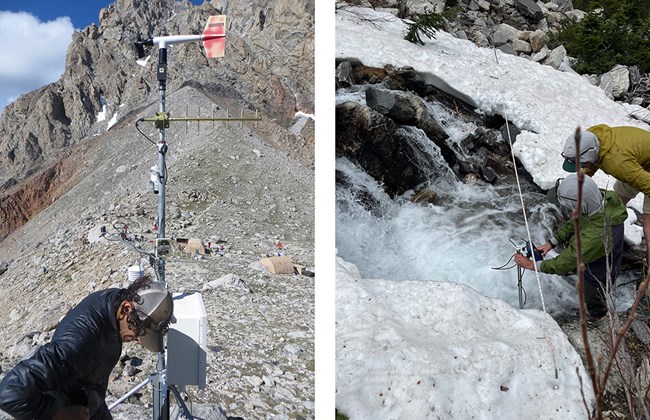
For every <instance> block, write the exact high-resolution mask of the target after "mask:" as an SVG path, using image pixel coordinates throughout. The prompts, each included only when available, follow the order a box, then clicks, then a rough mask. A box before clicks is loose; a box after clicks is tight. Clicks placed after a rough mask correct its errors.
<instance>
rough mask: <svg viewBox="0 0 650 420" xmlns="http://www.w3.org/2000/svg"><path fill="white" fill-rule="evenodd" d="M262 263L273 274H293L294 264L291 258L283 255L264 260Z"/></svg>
mask: <svg viewBox="0 0 650 420" xmlns="http://www.w3.org/2000/svg"><path fill="white" fill-rule="evenodd" d="M260 263H261V264H262V265H263V266H264V267H265V268H266V269H267V270H269V271H270V272H271V274H293V273H294V271H293V263H292V262H291V257H287V256H286V255H283V256H281V257H268V258H262V259H261V260H260Z"/></svg>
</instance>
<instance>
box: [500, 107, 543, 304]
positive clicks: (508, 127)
mask: <svg viewBox="0 0 650 420" xmlns="http://www.w3.org/2000/svg"><path fill="white" fill-rule="evenodd" d="M503 116H504V118H505V119H506V132H507V133H508V142H509V143H510V154H511V155H512V165H513V167H514V171H515V178H516V179H517V189H518V190H519V199H520V200H521V211H522V213H523V214H524V223H525V224H526V233H527V234H528V244H529V246H530V251H531V253H532V257H533V267H535V277H536V278H537V288H538V289H539V296H540V298H541V299H542V310H543V311H544V313H546V304H545V303H544V293H542V282H541V280H540V278H539V271H538V270H537V261H536V260H535V249H533V240H532V239H531V236H530V227H529V226H528V217H527V216H526V205H525V204H524V196H523V194H522V193H521V183H520V182H519V174H518V173H517V163H516V162H515V151H514V149H513V147H512V138H511V136H510V123H509V121H508V113H507V112H506V110H505V108H504V110H503Z"/></svg>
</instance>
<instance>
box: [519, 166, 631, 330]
mask: <svg viewBox="0 0 650 420" xmlns="http://www.w3.org/2000/svg"><path fill="white" fill-rule="evenodd" d="M550 195H552V194H550ZM556 196H557V204H559V205H560V207H562V208H563V209H564V210H568V211H572V210H573V209H575V208H576V207H577V204H578V176H577V175H576V174H571V175H569V176H568V177H566V178H565V179H563V180H562V182H561V183H560V185H559V186H558V187H557V190H556ZM549 198H550V197H549ZM552 201H553V200H552ZM580 212H581V217H580V237H581V244H582V260H583V262H584V264H585V273H584V279H585V282H584V298H585V303H586V304H587V311H588V312H589V315H590V316H591V317H594V318H600V317H602V316H603V315H605V314H606V313H607V304H606V302H605V294H604V290H605V284H606V278H607V259H608V258H609V268H610V273H611V281H612V284H614V282H615V281H616V277H617V275H618V272H619V271H620V268H621V259H622V255H623V241H624V226H623V222H625V219H627V210H626V208H625V205H624V204H623V203H622V202H621V200H620V198H619V197H618V195H617V194H616V193H615V192H613V191H601V190H599V189H598V186H597V185H596V183H595V182H594V180H593V179H591V178H590V177H589V176H587V175H584V183H583V188H582V206H581V209H580ZM603 212H604V215H603ZM605 238H607V240H608V247H607V250H606V249H605ZM557 245H563V246H564V249H563V250H562V251H561V252H560V253H559V255H558V256H557V257H555V258H552V259H547V260H544V261H537V265H538V267H537V269H538V270H539V271H541V272H542V273H547V274H559V275H567V274H571V273H576V272H577V260H576V256H577V250H576V235H575V225H574V223H573V220H571V219H569V220H568V221H567V222H566V223H565V224H564V225H562V226H561V227H560V228H559V229H557V230H556V231H555V232H554V233H553V238H551V240H549V241H548V242H547V243H545V244H544V245H542V246H540V247H538V248H537V249H538V250H539V251H541V252H542V255H544V256H546V253H547V252H548V251H550V250H551V248H554V247H555V246H557ZM515 263H516V264H517V265H519V266H520V267H523V268H526V269H529V270H534V269H535V267H534V266H533V264H535V263H534V262H533V261H531V260H529V259H528V258H526V257H525V256H523V255H521V254H516V255H515Z"/></svg>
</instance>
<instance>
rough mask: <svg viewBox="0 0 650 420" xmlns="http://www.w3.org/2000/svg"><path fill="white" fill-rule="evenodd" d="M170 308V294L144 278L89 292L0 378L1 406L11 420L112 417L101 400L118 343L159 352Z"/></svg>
mask: <svg viewBox="0 0 650 420" xmlns="http://www.w3.org/2000/svg"><path fill="white" fill-rule="evenodd" d="M173 309H174V306H173V300H172V296H171V294H170V293H169V291H168V290H167V289H166V288H165V286H164V285H163V284H162V283H160V282H157V281H154V280H152V279H151V278H150V277H149V276H144V277H141V278H140V279H138V280H136V281H135V282H133V283H132V284H131V285H130V286H129V287H128V288H125V289H106V290H102V291H98V292H95V293H92V294H90V295H89V296H87V297H86V298H84V299H83V300H82V301H81V302H80V303H79V304H78V305H77V306H75V307H74V308H72V309H71V310H70V312H68V313H67V315H66V316H65V317H64V318H63V319H62V320H61V322H60V323H59V325H58V326H57V328H56V331H55V332H54V336H53V337H52V340H51V341H50V342H49V343H47V344H45V345H44V346H42V347H40V348H39V349H38V350H37V351H36V353H35V354H34V355H33V356H32V357H30V358H29V359H25V360H22V361H21V362H19V363H18V364H17V365H16V366H15V367H14V368H13V369H12V370H11V371H9V372H8V373H7V375H6V376H5V377H4V378H3V380H2V382H0V408H1V409H2V410H4V411H5V412H7V413H8V414H10V415H12V416H14V417H15V418H16V419H48V420H49V419H56V420H58V419H70V420H73V419H101V420H103V419H112V416H111V414H110V412H109V410H108V407H107V405H106V402H105V401H104V400H105V398H106V389H107V387H108V378H109V375H110V373H111V371H112V370H113V368H114V367H115V365H116V364H117V362H118V360H119V358H120V355H121V354H122V343H127V342H130V341H138V342H139V343H140V344H141V345H142V346H143V347H145V348H146V349H148V350H151V351H155V352H159V351H162V347H163V335H164V334H165V333H166V331H167V328H168V326H169V323H170V322H171V320H172V315H173Z"/></svg>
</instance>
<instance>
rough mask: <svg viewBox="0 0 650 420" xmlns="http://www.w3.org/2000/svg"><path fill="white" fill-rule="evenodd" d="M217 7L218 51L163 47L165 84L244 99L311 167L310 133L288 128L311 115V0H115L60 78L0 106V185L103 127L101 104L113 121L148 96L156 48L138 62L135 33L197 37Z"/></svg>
mask: <svg viewBox="0 0 650 420" xmlns="http://www.w3.org/2000/svg"><path fill="white" fill-rule="evenodd" d="M220 13H224V14H227V15H228V45H227V54H226V57H225V58H224V59H221V60H211V61H208V60H207V59H206V58H205V56H204V55H203V53H202V51H201V48H200V46H199V45H193V44H184V45H180V46H175V47H173V48H171V49H170V54H169V60H170V65H169V82H168V90H169V91H174V90H176V89H178V88H179V87H180V86H182V85H186V84H191V85H194V86H196V87H202V88H203V89H205V90H206V91H208V92H209V93H210V94H211V95H214V96H215V97H220V98H222V99H224V107H227V106H228V105H230V106H233V105H234V103H233V101H230V103H228V102H227V101H225V100H227V99H235V100H236V101H239V102H243V103H245V104H247V105H246V108H248V112H250V110H253V109H258V110H259V111H260V112H261V114H262V115H263V116H269V117H270V118H272V120H273V121H272V123H271V125H273V124H276V125H278V126H279V127H280V128H283V129H284V130H285V132H284V133H282V132H281V131H278V130H273V129H272V127H267V128H266V129H267V130H269V132H271V133H273V132H275V133H276V138H275V139H270V140H271V141H275V142H276V143H277V145H278V146H279V147H281V148H283V149H285V151H287V152H289V153H290V154H294V155H295V156H297V157H299V158H301V160H303V161H305V162H306V163H308V164H310V163H312V162H313V156H312V157H310V155H313V132H311V133H310V132H306V133H300V132H298V133H288V132H287V131H288V129H289V128H290V127H291V126H292V124H293V123H294V122H295V121H294V119H295V114H296V112H297V111H303V112H304V113H307V114H313V111H314V81H313V76H312V75H313V56H314V55H313V54H314V36H313V32H314V5H313V2H308V3H306V4H304V5H302V6H301V7H295V4H294V3H292V2H290V1H287V0H277V1H273V0H270V1H266V2H261V3H258V4H250V3H246V4H239V3H235V2H233V3H229V2H219V1H213V2H212V3H204V4H203V5H201V6H196V7H194V6H192V5H191V4H190V3H189V2H183V3H181V2H176V1H174V0H156V1H154V2H142V1H139V0H117V1H116V2H115V3H114V4H112V5H111V6H109V7H108V8H105V9H102V11H101V12H100V16H99V18H100V25H99V27H96V26H95V25H91V26H89V27H87V28H86V29H84V30H83V31H80V32H76V33H75V34H74V35H73V40H72V42H71V44H70V47H69V49H68V53H67V58H66V67H65V71H64V74H63V76H62V77H61V79H60V80H59V81H58V82H56V83H52V84H50V85H48V86H46V87H43V88H41V89H39V90H37V91H34V92H30V93H28V94H25V95H22V96H21V97H20V98H19V99H17V100H16V101H15V102H14V103H12V104H10V105H9V106H8V107H7V108H6V110H5V112H4V113H3V116H2V118H1V119H0V168H2V169H3V170H2V171H0V173H2V176H0V185H4V186H5V187H6V186H8V185H11V184H15V183H17V182H20V181H22V180H23V179H24V178H25V177H26V176H27V175H28V174H30V173H33V172H34V171H36V170H38V169H39V168H40V167H42V166H43V165H44V164H46V163H47V162H50V161H51V160H52V159H55V158H56V157H57V156H58V153H59V151H60V150H61V148H62V147H65V146H68V145H70V144H75V143H78V142H80V141H82V140H83V139H84V138H86V137H87V136H89V135H92V134H96V133H98V132H100V131H103V130H105V128H106V126H105V125H103V126H101V125H98V124H96V122H97V121H96V120H97V115H98V114H99V113H100V112H101V111H102V109H103V104H102V101H103V100H105V101H106V103H107V110H106V111H107V112H108V114H109V115H110V116H113V115H114V114H115V113H117V119H118V120H119V119H120V118H124V117H125V116H126V115H128V114H129V112H131V111H133V110H137V109H138V108H140V107H142V106H143V105H146V104H148V103H151V101H152V100H156V98H157V93H158V89H157V82H156V80H155V70H154V67H155V65H156V62H157V51H152V57H150V58H149V59H148V60H147V62H146V65H144V66H142V65H139V64H138V63H137V62H136V58H137V57H136V54H135V50H134V49H133V43H132V42H133V40H134V39H135V37H136V35H137V33H141V34H142V36H143V37H145V38H146V37H149V36H156V35H163V34H185V33H200V31H201V30H202V29H203V25H204V23H205V21H206V20H207V17H208V16H210V15H213V14H220ZM102 97H103V98H104V99H102ZM120 106H122V107H121V108H120ZM233 111H238V110H233ZM312 129H313V126H312ZM285 137H288V138H285ZM300 137H306V139H307V140H306V141H305V139H304V138H300ZM303 148H307V149H310V150H307V151H303V150H301V149H303Z"/></svg>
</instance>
